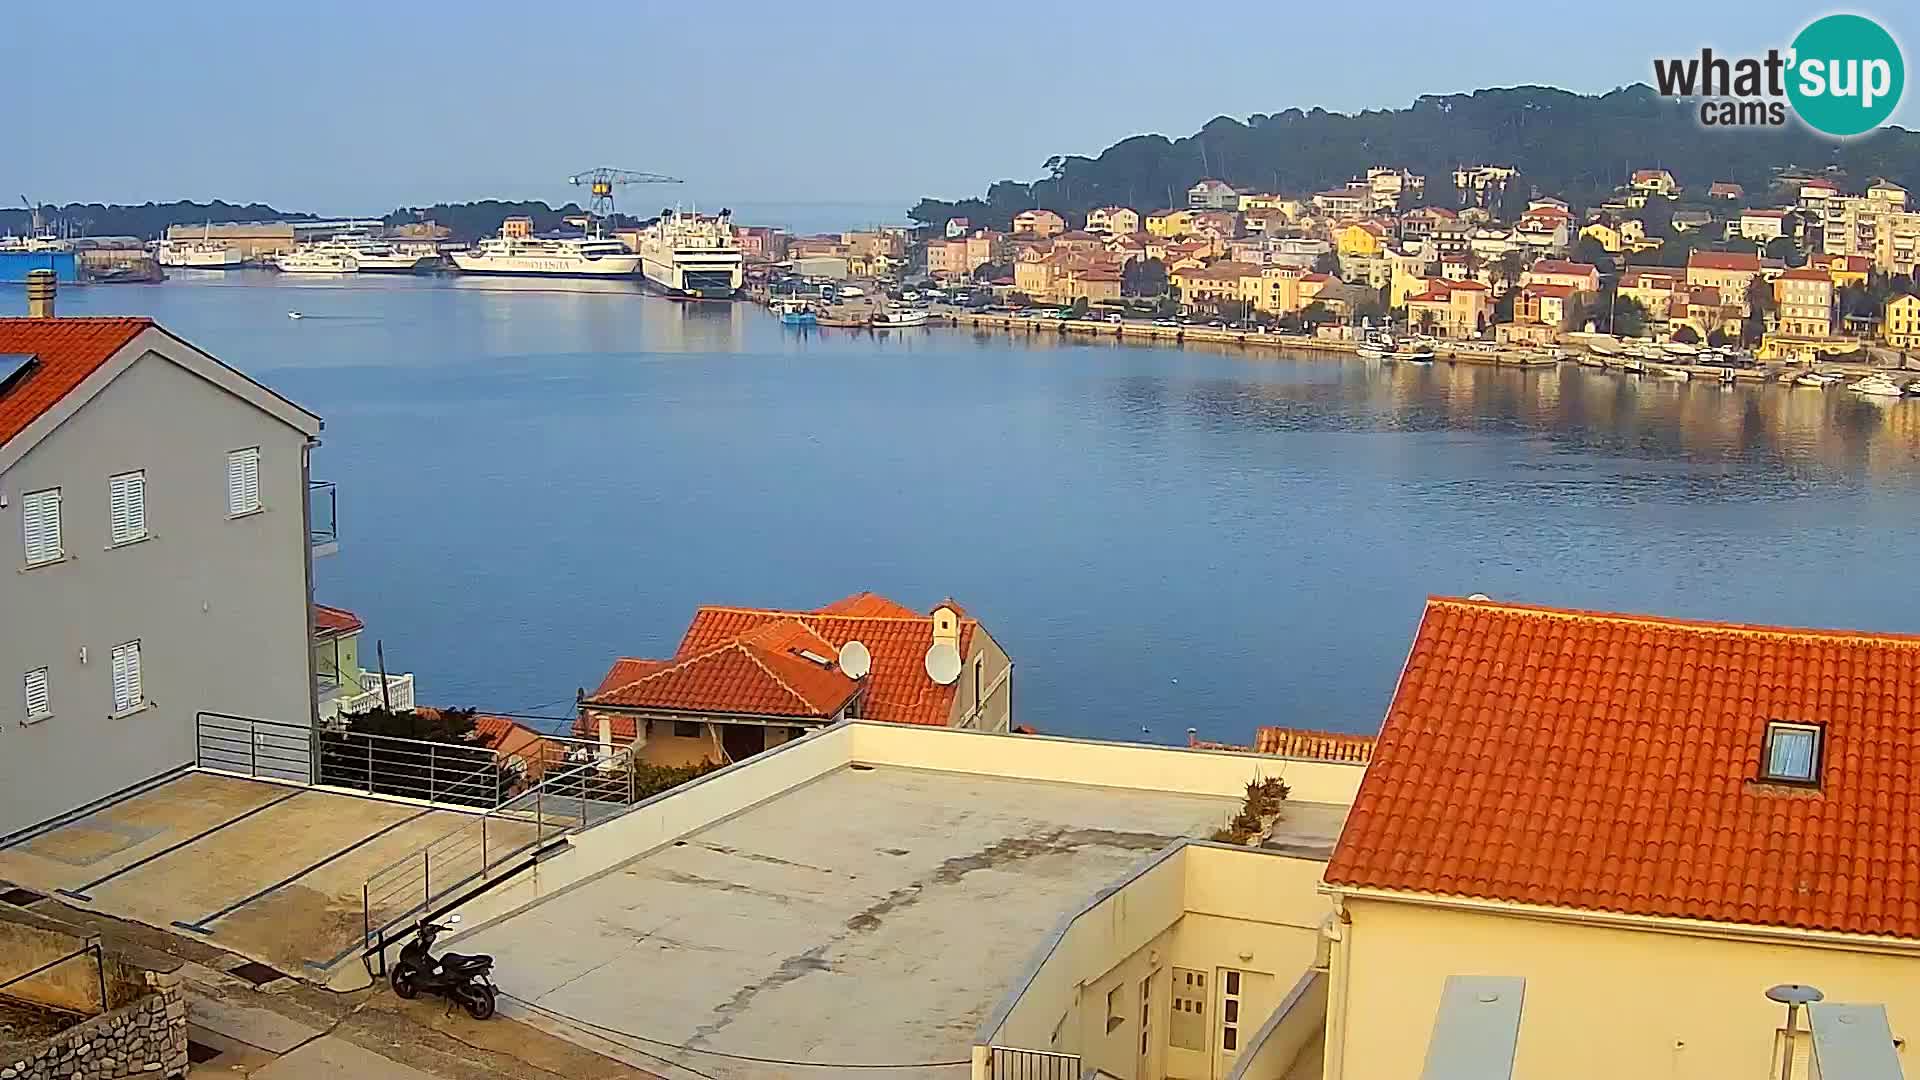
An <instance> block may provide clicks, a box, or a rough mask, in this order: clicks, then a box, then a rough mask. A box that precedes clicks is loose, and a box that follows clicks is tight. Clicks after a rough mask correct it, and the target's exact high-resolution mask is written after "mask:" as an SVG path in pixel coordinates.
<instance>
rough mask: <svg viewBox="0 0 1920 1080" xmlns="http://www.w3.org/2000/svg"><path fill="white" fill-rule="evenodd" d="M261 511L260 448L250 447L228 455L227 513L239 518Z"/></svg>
mask: <svg viewBox="0 0 1920 1080" xmlns="http://www.w3.org/2000/svg"><path fill="white" fill-rule="evenodd" d="M258 509H260V448H259V447H257V446H250V447H248V448H247V449H245V450H235V451H233V452H232V453H230V454H228V455H227V513H228V514H229V515H233V516H238V515H240V514H250V513H252V512H253V511H255V510H258Z"/></svg>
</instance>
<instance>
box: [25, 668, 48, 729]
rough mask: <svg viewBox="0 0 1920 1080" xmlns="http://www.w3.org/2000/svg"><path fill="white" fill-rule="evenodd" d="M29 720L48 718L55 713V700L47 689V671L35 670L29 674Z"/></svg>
mask: <svg viewBox="0 0 1920 1080" xmlns="http://www.w3.org/2000/svg"><path fill="white" fill-rule="evenodd" d="M26 688H27V718H28V719H29V720H31V719H33V718H34V717H37V716H47V715H49V714H51V713H52V712H53V698H52V695H51V693H50V691H49V690H48V688H47V669H46V668H35V669H33V670H32V671H29V672H27V678H26Z"/></svg>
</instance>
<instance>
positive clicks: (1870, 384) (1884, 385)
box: [1849, 373, 1906, 397]
mask: <svg viewBox="0 0 1920 1080" xmlns="http://www.w3.org/2000/svg"><path fill="white" fill-rule="evenodd" d="M1849 389H1851V390H1852V391H1853V392H1854V393H1856V394H1865V395H1867V396H1868V397H1900V396H1902V395H1903V394H1905V393H1906V391H1904V390H1902V389H1900V384H1899V383H1897V382H1894V381H1893V380H1892V379H1889V378H1888V377H1886V376H1885V375H1881V374H1878V373H1875V374H1873V375H1869V376H1867V377H1866V378H1864V379H1861V380H1860V381H1859V382H1857V383H1854V384H1853V386H1851V387H1849Z"/></svg>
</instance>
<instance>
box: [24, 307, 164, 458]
mask: <svg viewBox="0 0 1920 1080" xmlns="http://www.w3.org/2000/svg"><path fill="white" fill-rule="evenodd" d="M152 325H153V320H151V319H69V318H56V319H0V353H27V354H31V355H33V356H34V357H36V358H37V359H36V360H35V362H34V364H33V366H32V367H31V368H29V369H28V370H27V372H26V373H25V374H24V375H22V376H20V377H19V378H17V379H15V380H13V382H11V383H10V384H8V385H7V387H6V389H4V390H0V445H5V444H6V443H7V441H8V440H10V439H12V438H13V437H14V436H15V435H18V434H20V433H21V432H22V431H25V430H26V428H27V425H29V424H31V423H33V422H34V421H35V420H38V419H39V418H40V416H41V414H43V413H45V412H46V411H47V410H48V409H51V408H53V406H54V404H55V403H56V402H58V401H59V400H60V399H61V398H63V397H66V396H67V395H68V394H69V393H71V392H72V391H73V389H74V388H75V387H77V386H79V385H80V384H81V383H82V382H85V381H86V378H87V376H89V375H91V374H93V373H94V372H95V371H97V370H99V368H100V365H102V364H104V363H106V362H107V361H108V360H109V359H111V358H112V357H113V355H114V354H115V353H117V352H119V351H120V350H121V349H122V348H124V347H125V346H126V344H127V342H129V341H132V340H133V339H134V336H135V335H137V334H139V333H140V332H141V331H142V330H145V329H147V328H148V327H150V326H152Z"/></svg>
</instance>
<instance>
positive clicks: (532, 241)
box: [449, 236, 640, 278]
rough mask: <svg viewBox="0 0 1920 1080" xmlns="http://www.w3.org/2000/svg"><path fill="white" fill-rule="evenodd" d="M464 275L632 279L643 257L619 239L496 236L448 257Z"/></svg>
mask: <svg viewBox="0 0 1920 1080" xmlns="http://www.w3.org/2000/svg"><path fill="white" fill-rule="evenodd" d="M449 257H450V258H451V259H452V260H453V265H454V267H455V268H456V269H458V270H459V271H460V272H461V273H463V274H511V275H516V276H521V277H593V278H617V277H631V276H632V275H633V272H634V271H635V270H637V269H639V267H640V256H638V255H635V254H634V253H633V252H631V251H628V250H627V247H626V245H625V244H622V243H621V242H620V241H618V240H603V239H600V238H598V237H587V236H582V237H573V238H569V239H560V240H554V239H545V238H541V237H531V236H529V237H507V236H494V237H489V238H488V239H485V240H482V241H480V243H479V244H478V245H477V246H475V247H472V248H469V249H467V250H466V251H455V252H452V253H451V254H450V256H449Z"/></svg>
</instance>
